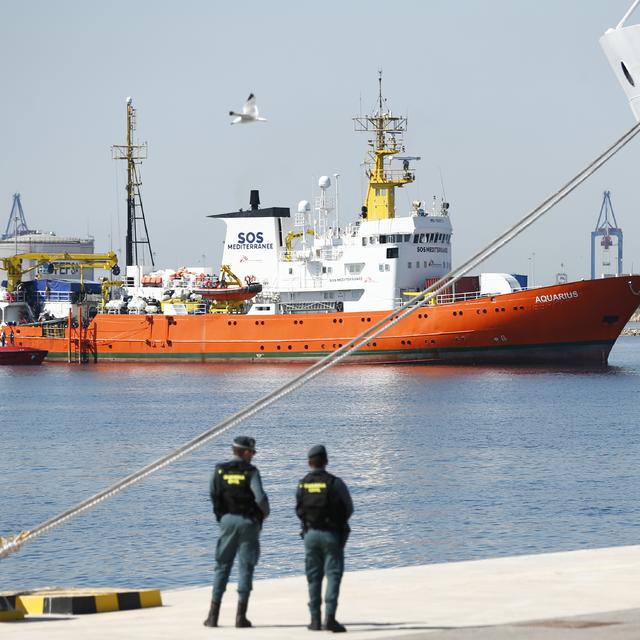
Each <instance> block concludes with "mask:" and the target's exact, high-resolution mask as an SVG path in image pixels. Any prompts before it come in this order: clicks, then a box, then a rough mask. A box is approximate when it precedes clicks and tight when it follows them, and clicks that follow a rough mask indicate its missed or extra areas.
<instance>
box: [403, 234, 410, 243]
mask: <svg viewBox="0 0 640 640" xmlns="http://www.w3.org/2000/svg"><path fill="white" fill-rule="evenodd" d="M410 239H411V234H410V233H405V234H404V241H405V242H409V241H410Z"/></svg>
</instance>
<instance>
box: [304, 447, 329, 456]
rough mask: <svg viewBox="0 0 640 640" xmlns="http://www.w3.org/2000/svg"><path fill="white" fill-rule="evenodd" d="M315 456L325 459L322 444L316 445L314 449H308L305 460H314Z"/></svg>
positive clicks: (325, 452)
mask: <svg viewBox="0 0 640 640" xmlns="http://www.w3.org/2000/svg"><path fill="white" fill-rule="evenodd" d="M316 456H323V457H324V458H326V457H327V450H326V449H325V447H324V445H323V444H317V445H316V446H315V447H311V449H309V453H308V454H307V458H315V457H316Z"/></svg>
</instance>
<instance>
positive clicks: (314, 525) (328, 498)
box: [298, 470, 343, 530]
mask: <svg viewBox="0 0 640 640" xmlns="http://www.w3.org/2000/svg"><path fill="white" fill-rule="evenodd" d="M334 480H335V476H332V475H331V474H330V473H327V472H326V471H324V470H322V471H314V472H312V473H309V474H307V475H306V476H305V477H304V478H302V480H301V481H300V484H299V485H298V488H299V489H300V490H301V492H302V498H301V507H302V514H303V516H304V525H305V527H307V528H309V529H325V530H331V529H335V530H340V529H341V528H342V526H343V523H341V522H340V521H339V517H338V514H337V513H336V509H335V506H334V504H333V502H334V501H333V500H332V498H333V497H334V496H333V481H334Z"/></svg>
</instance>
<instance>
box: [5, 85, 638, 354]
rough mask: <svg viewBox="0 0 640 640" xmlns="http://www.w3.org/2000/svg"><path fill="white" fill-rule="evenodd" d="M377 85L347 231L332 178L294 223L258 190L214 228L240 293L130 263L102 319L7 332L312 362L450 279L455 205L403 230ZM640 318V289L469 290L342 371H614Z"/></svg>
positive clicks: (469, 280) (362, 123) (64, 343)
mask: <svg viewBox="0 0 640 640" xmlns="http://www.w3.org/2000/svg"><path fill="white" fill-rule="evenodd" d="M379 82H380V87H379V95H378V100H377V103H376V108H375V109H374V111H373V113H372V114H371V115H365V116H361V117H358V118H355V119H354V121H355V128H356V130H359V131H364V132H367V133H369V134H370V135H371V140H370V142H369V155H368V158H367V163H366V174H367V177H368V189H367V194H366V198H365V201H364V203H363V205H362V208H361V211H360V213H359V215H358V216H357V218H356V219H354V220H351V221H350V222H348V223H347V224H344V225H343V224H341V221H340V220H339V218H338V215H337V211H336V206H335V205H336V203H335V202H334V201H333V199H332V197H331V195H330V193H329V187H330V179H329V178H328V177H323V178H321V179H320V181H319V190H320V195H319V197H318V198H317V199H316V201H315V202H314V203H313V206H312V204H311V203H310V202H308V201H304V200H303V201H301V202H300V203H299V205H298V207H297V210H296V212H295V213H294V215H293V216H292V215H291V211H290V210H289V209H288V208H286V207H268V208H261V207H260V202H259V194H258V192H257V191H252V192H251V197H250V206H249V208H248V209H246V210H242V209H241V210H239V211H233V212H228V213H220V214H214V215H212V216H210V217H212V218H216V219H219V220H222V221H224V222H225V223H226V239H225V243H224V253H223V260H222V262H223V264H224V267H223V269H224V270H225V273H227V274H232V275H233V279H234V281H235V283H236V284H235V288H236V289H237V292H238V294H237V295H235V296H233V295H228V296H218V297H217V298H216V296H215V295H213V293H214V292H215V289H216V285H214V284H213V283H212V282H210V280H212V279H213V278H214V276H212V275H211V274H207V273H206V270H204V269H202V270H200V272H199V273H198V272H196V271H195V270H179V271H171V272H166V271H165V272H158V271H156V272H153V271H150V270H148V269H145V268H143V267H141V266H137V265H132V264H128V265H127V267H126V274H125V276H124V279H123V280H121V281H117V282H112V283H110V284H112V285H114V286H113V287H112V289H111V293H110V297H111V299H110V300H107V299H106V298H105V300H104V304H102V305H100V306H99V307H98V308H94V309H92V310H91V313H88V309H87V308H86V306H85V308H83V307H82V301H76V307H75V308H74V309H71V308H70V309H69V315H68V318H67V319H64V320H62V321H57V322H56V321H47V322H38V321H33V320H32V321H29V322H25V321H24V319H28V318H30V314H29V313H27V310H26V309H22V311H19V307H20V305H21V304H22V305H26V303H21V302H20V301H18V300H10V301H4V302H0V313H2V314H4V315H3V318H4V321H5V322H6V321H7V320H9V321H10V322H11V318H17V317H20V318H21V319H22V321H18V322H15V321H14V322H15V325H16V326H14V327H13V329H14V332H15V340H16V345H18V346H21V347H30V348H39V349H44V350H47V351H48V352H49V355H48V359H49V360H64V361H79V362H87V361H88V362H102V361H114V360H119V361H127V360H129V361H141V360H147V361H171V362H225V361H238V360H239V361H244V362H256V363H260V362H269V363H273V362H308V361H314V360H317V359H319V358H322V357H323V356H325V355H327V354H328V353H330V352H332V351H334V350H336V349H338V348H340V347H341V346H342V345H343V344H345V343H346V342H348V341H349V340H350V339H351V338H353V337H355V336H357V335H358V334H359V333H361V332H362V331H363V329H365V328H366V327H368V326H372V324H374V323H376V322H377V321H378V320H380V319H382V318H384V317H385V316H387V315H389V314H390V313H392V312H393V310H395V309H398V308H399V307H400V306H401V305H402V304H403V303H404V302H406V301H407V300H410V299H411V297H412V296H416V295H418V293H419V292H421V291H422V290H423V289H425V287H427V286H429V284H430V283H433V282H435V281H437V280H439V279H440V278H442V277H445V276H446V275H447V273H449V272H450V270H451V266H452V252H451V239H452V234H453V228H452V224H451V217H450V210H449V204H448V203H447V202H445V201H444V200H443V199H440V200H438V201H436V199H435V198H434V201H433V202H432V203H429V204H427V203H425V202H422V201H415V202H413V203H412V205H411V208H410V210H409V211H405V212H404V213H405V215H399V216H396V199H395V195H396V190H397V189H401V188H403V187H404V186H405V185H408V184H410V183H411V182H413V181H414V179H415V173H414V165H413V164H412V163H414V162H415V161H416V160H418V159H419V158H417V157H415V156H408V155H405V154H404V153H405V152H404V146H403V142H402V138H403V134H404V132H405V131H406V125H407V119H406V118H405V117H401V116H397V115H394V114H393V113H392V112H391V111H390V110H389V109H388V107H387V103H386V100H385V99H384V98H383V93H382V81H381V78H380V79H379ZM396 162H397V163H398V164H394V163H396ZM216 280H218V279H217V278H216ZM225 288H228V287H225ZM241 289H242V291H241ZM639 304H640V276H639V275H629V276H620V277H612V278H605V279H598V280H581V281H578V282H565V283H562V284H554V285H551V286H543V287H533V288H528V287H527V286H526V282H524V280H523V279H522V278H520V279H518V278H517V277H515V276H514V275H512V274H509V273H502V274H501V273H496V274H481V275H479V276H470V277H466V278H463V279H461V280H459V281H458V282H456V283H455V284H452V285H451V287H449V289H447V290H445V291H443V292H441V293H440V294H439V295H434V296H432V297H431V298H430V299H429V301H428V304H426V305H425V306H423V307H421V308H418V309H416V310H415V311H414V312H413V313H412V314H410V315H409V316H407V317H406V318H403V319H402V320H401V321H399V322H397V323H396V324H395V325H394V326H392V327H390V328H388V329H387V330H386V331H385V332H384V333H383V334H382V335H380V336H379V337H377V338H375V339H372V340H370V341H369V342H367V343H366V344H365V345H364V346H363V347H362V348H361V349H360V350H358V351H354V353H352V354H350V355H349V357H348V358H347V360H346V361H347V362H352V363H451V364H482V363H489V364H493V363H510V364H518V365H521V364H534V363H535V364H562V365H603V364H606V363H607V360H608V356H609V352H610V350H611V348H612V346H613V344H614V343H615V341H616V339H617V338H618V336H619V335H620V332H621V331H622V329H623V328H624V326H625V324H626V322H627V321H628V319H629V318H630V316H631V315H632V314H633V313H634V311H635V310H636V308H637V307H638V305H639ZM0 320H2V319H1V318H0Z"/></svg>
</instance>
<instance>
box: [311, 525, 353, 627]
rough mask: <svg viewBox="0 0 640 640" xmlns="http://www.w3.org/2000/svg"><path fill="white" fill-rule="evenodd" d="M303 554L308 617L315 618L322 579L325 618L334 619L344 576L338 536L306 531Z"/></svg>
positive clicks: (320, 597) (332, 532) (320, 600)
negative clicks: (324, 585) (309, 614)
mask: <svg viewBox="0 0 640 640" xmlns="http://www.w3.org/2000/svg"><path fill="white" fill-rule="evenodd" d="M304 551H305V571H306V574H307V584H308V586H309V611H310V612H311V615H319V613H320V605H321V603H322V595H321V594H322V579H323V578H325V577H326V578H327V588H326V590H325V594H324V601H325V614H326V615H328V616H335V614H336V609H337V608H338V596H339V595H340V582H341V581H342V573H343V572H344V550H343V548H342V543H341V537H340V534H339V533H337V532H335V531H320V530H319V529H309V530H308V531H307V532H306V533H305V535H304Z"/></svg>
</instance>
